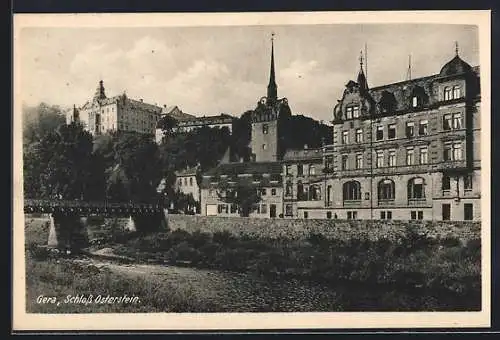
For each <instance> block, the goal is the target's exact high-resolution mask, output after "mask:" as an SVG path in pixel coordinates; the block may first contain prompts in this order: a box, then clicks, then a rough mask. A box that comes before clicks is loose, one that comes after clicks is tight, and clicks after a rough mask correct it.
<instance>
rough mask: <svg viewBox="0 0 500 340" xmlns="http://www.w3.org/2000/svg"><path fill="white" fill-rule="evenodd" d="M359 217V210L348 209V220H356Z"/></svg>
mask: <svg viewBox="0 0 500 340" xmlns="http://www.w3.org/2000/svg"><path fill="white" fill-rule="evenodd" d="M357 218H358V212H357V211H348V212H347V219H348V220H356V219H357Z"/></svg>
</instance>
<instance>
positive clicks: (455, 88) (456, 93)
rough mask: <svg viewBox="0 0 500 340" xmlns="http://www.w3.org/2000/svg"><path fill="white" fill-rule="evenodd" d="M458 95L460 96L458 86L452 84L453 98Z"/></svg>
mask: <svg viewBox="0 0 500 340" xmlns="http://www.w3.org/2000/svg"><path fill="white" fill-rule="evenodd" d="M460 97H462V90H461V89H460V86H453V99H458V98H460Z"/></svg>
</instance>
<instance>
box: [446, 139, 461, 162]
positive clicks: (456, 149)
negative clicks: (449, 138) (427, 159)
mask: <svg viewBox="0 0 500 340" xmlns="http://www.w3.org/2000/svg"><path fill="white" fill-rule="evenodd" d="M462 151H463V150H462V143H460V142H456V143H446V144H445V145H444V148H443V160H445V161H459V160H462V159H463V152H462Z"/></svg>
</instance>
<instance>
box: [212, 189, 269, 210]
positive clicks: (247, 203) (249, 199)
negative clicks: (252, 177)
mask: <svg viewBox="0 0 500 340" xmlns="http://www.w3.org/2000/svg"><path fill="white" fill-rule="evenodd" d="M217 196H218V197H219V199H220V200H221V201H223V202H225V203H230V204H235V205H236V206H237V207H238V212H239V213H240V216H242V217H248V216H249V215H250V213H251V212H252V210H253V206H254V205H255V204H257V203H259V202H260V200H261V196H260V190H259V187H258V186H255V185H252V184H250V183H238V184H236V186H234V187H233V186H229V185H228V184H227V183H225V182H220V183H219V187H218V188H217Z"/></svg>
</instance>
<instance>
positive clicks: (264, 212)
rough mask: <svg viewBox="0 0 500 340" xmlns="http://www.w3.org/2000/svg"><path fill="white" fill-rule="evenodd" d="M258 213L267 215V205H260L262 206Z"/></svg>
mask: <svg viewBox="0 0 500 340" xmlns="http://www.w3.org/2000/svg"><path fill="white" fill-rule="evenodd" d="M260 213H261V214H267V204H262V206H261V207H260Z"/></svg>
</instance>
